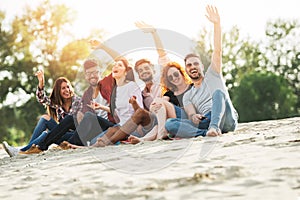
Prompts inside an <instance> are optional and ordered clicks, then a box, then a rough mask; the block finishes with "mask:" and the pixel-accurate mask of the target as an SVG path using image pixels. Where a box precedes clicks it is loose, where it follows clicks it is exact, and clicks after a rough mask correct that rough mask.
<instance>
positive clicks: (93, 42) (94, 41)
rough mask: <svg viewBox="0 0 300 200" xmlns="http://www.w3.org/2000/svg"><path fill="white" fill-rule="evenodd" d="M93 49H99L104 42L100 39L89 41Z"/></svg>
mask: <svg viewBox="0 0 300 200" xmlns="http://www.w3.org/2000/svg"><path fill="white" fill-rule="evenodd" d="M89 44H90V46H91V49H97V48H98V47H99V46H100V45H101V44H102V43H101V42H100V41H99V40H96V39H93V40H90V41H89Z"/></svg>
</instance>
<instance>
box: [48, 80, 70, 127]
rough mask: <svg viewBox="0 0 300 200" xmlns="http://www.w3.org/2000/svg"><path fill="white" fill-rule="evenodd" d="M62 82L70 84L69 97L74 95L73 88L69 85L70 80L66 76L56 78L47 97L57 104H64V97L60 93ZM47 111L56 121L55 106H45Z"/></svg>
mask: <svg viewBox="0 0 300 200" xmlns="http://www.w3.org/2000/svg"><path fill="white" fill-rule="evenodd" d="M63 82H65V83H67V84H68V85H69V86H70V92H71V93H70V94H71V98H72V97H73V96H74V89H73V87H72V85H71V82H70V81H69V80H68V79H67V78H66V77H59V78H57V79H56V80H55V82H54V85H53V88H52V92H51V94H50V96H49V98H50V99H51V102H52V104H54V105H57V106H63V104H64V99H63V98H62V96H61V95H60V90H61V84H62V83H63ZM47 112H48V114H49V115H50V116H51V117H52V118H53V119H54V120H55V121H58V118H57V113H56V109H55V108H51V107H50V106H47Z"/></svg>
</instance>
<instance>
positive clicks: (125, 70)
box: [91, 57, 143, 147]
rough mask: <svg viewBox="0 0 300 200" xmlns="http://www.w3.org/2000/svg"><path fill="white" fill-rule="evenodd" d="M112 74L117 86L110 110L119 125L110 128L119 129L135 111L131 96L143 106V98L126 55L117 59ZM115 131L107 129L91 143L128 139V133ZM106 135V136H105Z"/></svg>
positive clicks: (96, 144)
mask: <svg viewBox="0 0 300 200" xmlns="http://www.w3.org/2000/svg"><path fill="white" fill-rule="evenodd" d="M112 76H113V78H114V79H115V87H114V89H113V92H112V96H111V102H110V111H111V114H112V115H113V116H114V118H115V121H116V122H117V125H116V126H114V127H111V128H109V129H119V128H120V126H122V125H123V124H124V123H125V122H126V121H127V120H128V119H130V117H131V116H132V115H133V113H134V109H133V108H132V106H131V104H130V103H129V99H130V98H131V97H133V96H134V97H135V98H136V101H137V103H138V105H139V106H140V107H142V108H143V98H142V93H141V89H140V87H139V86H138V85H137V83H136V82H135V81H134V74H133V71H132V68H131V67H130V66H129V64H128V61H127V59H126V58H124V57H119V58H117V59H116V60H115V63H114V65H113V68H112ZM114 133H115V132H110V131H105V132H102V133H100V134H99V135H98V136H97V137H95V138H94V139H93V140H92V141H91V144H93V146H96V147H98V146H105V145H104V144H103V142H104V138H105V141H107V142H108V141H109V143H116V142H118V141H120V140H123V139H126V137H127V135H119V134H114ZM104 135H105V137H103V136H104Z"/></svg>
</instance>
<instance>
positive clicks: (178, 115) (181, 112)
mask: <svg viewBox="0 0 300 200" xmlns="http://www.w3.org/2000/svg"><path fill="white" fill-rule="evenodd" d="M174 108H175V113H176V118H179V119H180V118H181V119H187V118H188V116H187V115H186V113H185V111H184V109H182V108H180V107H179V106H175V105H174Z"/></svg>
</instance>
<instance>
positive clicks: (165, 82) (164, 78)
mask: <svg viewBox="0 0 300 200" xmlns="http://www.w3.org/2000/svg"><path fill="white" fill-rule="evenodd" d="M171 67H175V68H176V69H178V71H179V72H180V75H181V76H183V79H184V82H185V83H186V84H191V83H192V81H191V79H190V78H189V76H188V75H187V74H186V72H185V70H184V68H183V67H181V65H180V64H179V63H177V62H169V63H168V64H167V65H166V66H165V67H164V68H163V72H162V76H161V81H160V82H161V84H162V94H164V93H165V92H166V91H168V90H171V91H172V92H175V91H176V90H177V86H176V85H174V84H173V83H171V82H170V81H169V79H168V75H167V73H168V71H169V69H170V68H171Z"/></svg>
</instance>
